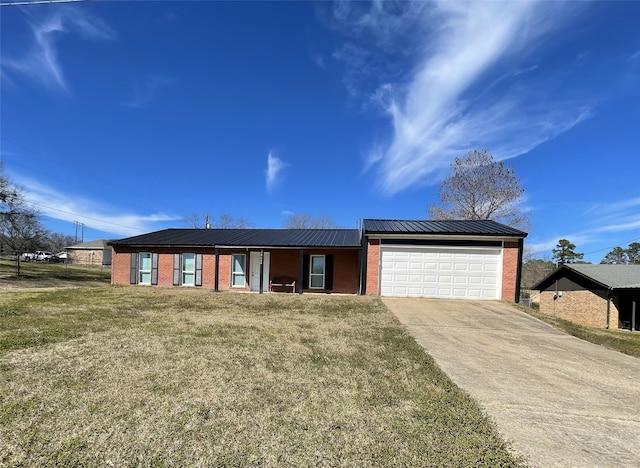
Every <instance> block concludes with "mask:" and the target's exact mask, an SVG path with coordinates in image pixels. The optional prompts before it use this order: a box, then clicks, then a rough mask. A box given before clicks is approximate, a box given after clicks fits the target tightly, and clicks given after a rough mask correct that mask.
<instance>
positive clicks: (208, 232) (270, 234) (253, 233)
mask: <svg viewBox="0 0 640 468" xmlns="http://www.w3.org/2000/svg"><path fill="white" fill-rule="evenodd" d="M109 244H110V245H115V246H118V245H122V246H131V247H136V246H140V247H222V248H224V247H281V248H282V247H289V248H296V247H298V248H304V247H325V248H345V247H347V248H359V247H360V233H359V231H358V230H357V229H164V230H162V231H156V232H150V233H148V234H142V235H139V236H133V237H127V238H125V239H119V240H115V241H111V242H110V243H109Z"/></svg>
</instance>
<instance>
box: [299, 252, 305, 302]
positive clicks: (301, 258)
mask: <svg viewBox="0 0 640 468" xmlns="http://www.w3.org/2000/svg"><path fill="white" fill-rule="evenodd" d="M298 275H299V276H300V281H298V294H302V284H303V283H304V249H300V253H299V258H298Z"/></svg>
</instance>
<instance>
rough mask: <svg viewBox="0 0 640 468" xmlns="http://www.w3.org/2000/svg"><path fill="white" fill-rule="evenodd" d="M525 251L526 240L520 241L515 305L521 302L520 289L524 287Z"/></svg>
mask: <svg viewBox="0 0 640 468" xmlns="http://www.w3.org/2000/svg"><path fill="white" fill-rule="evenodd" d="M523 250H524V239H518V268H517V271H516V291H515V303H516V304H518V303H519V302H520V287H521V285H522V278H521V277H522V251H523Z"/></svg>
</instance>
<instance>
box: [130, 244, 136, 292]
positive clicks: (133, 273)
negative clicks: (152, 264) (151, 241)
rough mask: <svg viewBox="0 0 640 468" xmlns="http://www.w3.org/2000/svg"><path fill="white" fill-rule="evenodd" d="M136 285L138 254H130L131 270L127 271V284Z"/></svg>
mask: <svg viewBox="0 0 640 468" xmlns="http://www.w3.org/2000/svg"><path fill="white" fill-rule="evenodd" d="M137 283H138V253H137V252H134V253H132V254H131V269H130V270H129V284H137Z"/></svg>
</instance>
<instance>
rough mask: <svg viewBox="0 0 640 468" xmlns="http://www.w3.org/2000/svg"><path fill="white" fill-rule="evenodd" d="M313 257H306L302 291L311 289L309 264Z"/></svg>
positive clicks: (303, 268)
mask: <svg viewBox="0 0 640 468" xmlns="http://www.w3.org/2000/svg"><path fill="white" fill-rule="evenodd" d="M310 262H311V257H310V256H309V255H305V256H304V266H303V267H302V289H309V268H310V265H309V263H310Z"/></svg>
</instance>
